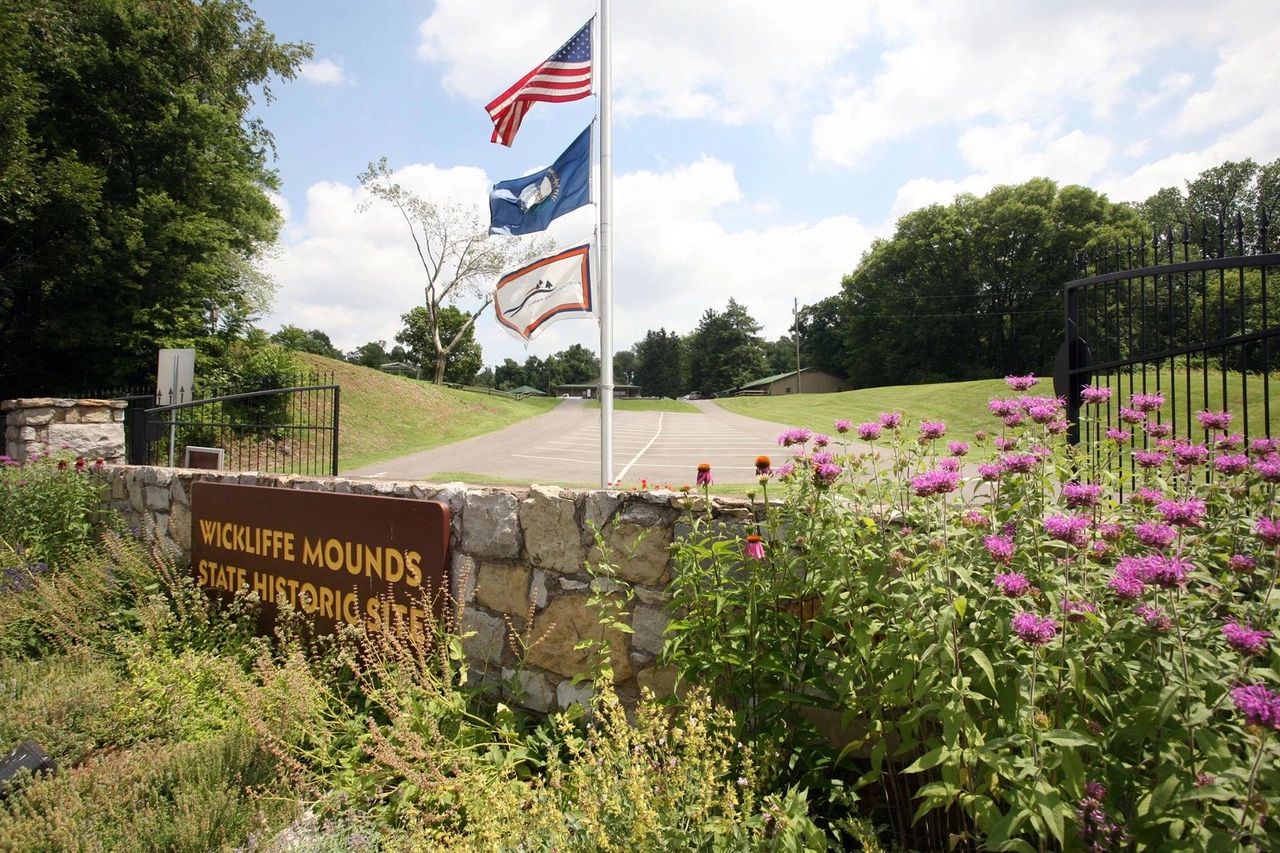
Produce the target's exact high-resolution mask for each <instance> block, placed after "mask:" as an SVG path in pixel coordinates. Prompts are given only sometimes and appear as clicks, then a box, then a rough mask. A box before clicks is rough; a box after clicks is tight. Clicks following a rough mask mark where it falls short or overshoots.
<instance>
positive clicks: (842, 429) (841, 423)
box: [835, 418, 853, 435]
mask: <svg viewBox="0 0 1280 853" xmlns="http://www.w3.org/2000/svg"><path fill="white" fill-rule="evenodd" d="M835 427H836V432H838V433H840V434H841V435H844V434H845V433H846V432H848V431H849V430H851V429H853V421H847V420H845V419H844V418H841V419H840V420H838V421H836V423H835Z"/></svg>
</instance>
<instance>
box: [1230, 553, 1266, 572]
mask: <svg viewBox="0 0 1280 853" xmlns="http://www.w3.org/2000/svg"><path fill="white" fill-rule="evenodd" d="M1227 567H1228V568H1230V569H1231V571H1233V572H1235V573H1236V574H1238V575H1245V574H1248V573H1249V572H1252V571H1253V570H1254V569H1256V568H1258V561H1257V560H1255V559H1254V558H1253V557H1250V556H1249V555H1248V554H1232V555H1231V559H1229V560H1227Z"/></svg>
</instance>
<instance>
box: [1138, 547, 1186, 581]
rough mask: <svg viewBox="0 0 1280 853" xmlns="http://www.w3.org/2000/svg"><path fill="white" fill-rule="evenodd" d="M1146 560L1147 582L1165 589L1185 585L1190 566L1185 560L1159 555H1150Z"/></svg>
mask: <svg viewBox="0 0 1280 853" xmlns="http://www.w3.org/2000/svg"><path fill="white" fill-rule="evenodd" d="M1146 560H1147V563H1146V571H1147V576H1146V580H1147V582H1149V583H1153V584H1155V585H1156V586H1160V587H1164V588H1165V589H1174V588H1175V587H1183V586H1186V585H1187V574H1188V573H1190V571H1191V564H1190V563H1189V562H1187V561H1186V560H1184V559H1182V558H1181V557H1165V556H1162V555H1159V554H1152V555H1151V556H1149V557H1147V558H1146Z"/></svg>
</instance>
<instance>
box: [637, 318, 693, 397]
mask: <svg viewBox="0 0 1280 853" xmlns="http://www.w3.org/2000/svg"><path fill="white" fill-rule="evenodd" d="M633 349H634V350H635V353H636V371H635V384H637V385H639V386H640V390H641V392H642V393H644V394H647V395H649V396H651V397H679V396H680V395H681V394H683V393H684V390H685V388H687V387H688V385H686V383H685V381H684V368H683V366H682V362H683V361H684V346H683V342H682V341H681V340H680V336H679V335H677V334H676V333H675V332H668V331H667V330H666V329H658V330H657V331H656V332H655V331H653V330H652V329H650V330H648V331H646V332H645V333H644V338H642V339H641V340H639V341H637V342H636V344H635V346H634V347H633Z"/></svg>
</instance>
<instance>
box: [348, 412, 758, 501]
mask: <svg viewBox="0 0 1280 853" xmlns="http://www.w3.org/2000/svg"><path fill="white" fill-rule="evenodd" d="M693 405H694V406H696V407H697V408H698V409H699V410H700V411H699V412H697V413H692V412H618V411H615V412H614V419H613V459H614V476H613V480H614V482H615V483H620V484H622V485H624V486H631V485H636V484H639V483H640V481H641V480H645V481H647V482H648V483H649V484H651V485H652V484H670V485H672V486H680V485H682V484H686V483H688V484H692V483H693V481H694V476H695V472H696V470H697V465H698V463H700V462H708V463H710V464H711V466H712V475H713V477H714V478H715V481H716V482H717V483H742V484H749V483H753V482H755V459H756V457H757V456H759V455H760V454H767V455H770V456H772V457H773V458H775V459H781V458H782V453H781V448H779V447H778V446H777V436H778V433H780V432H781V431H782V430H783V427H782V426H781V425H779V424H775V423H770V422H768V421H759V420H755V419H754V418H747V417H743V416H741V415H735V414H731V413H729V412H726V411H724V410H723V409H721V408H720V407H719V406H716V405H715V404H714V403H712V402H710V401H706V400H703V401H698V402H695V403H693ZM440 473H450V474H478V475H483V476H485V477H496V478H502V479H505V480H511V481H514V482H521V483H550V482H556V483H581V484H585V485H594V484H596V483H597V482H598V480H599V476H600V410H599V409H589V408H587V407H586V406H585V405H584V403H583V402H582V401H581V400H572V399H571V400H564V401H563V402H561V404H560V405H559V406H557V407H556V408H555V409H553V410H552V411H550V412H548V413H547V414H545V415H539V416H538V417H536V418H530V419H529V420H525V421H520V422H519V423H516V424H513V425H512V426H510V427H507V428H506V429H503V430H499V431H498V432H494V433H489V434H488V435H483V436H478V437H476V438H470V439H467V440H466V441H460V442H457V443H455V444H450V445H446V446H444V447H437V448H434V449H432V450H425V451H421V452H419V453H414V454H411V455H408V456H403V457H400V458H398V459H393V460H390V461H387V462H380V463H376V464H373V465H369V466H365V467H363V468H359V469H355V470H352V471H344V472H343V474H344V475H347V476H360V477H383V478H388V479H400V480H404V479H412V480H431V479H433V478H434V477H435V475H437V474H440Z"/></svg>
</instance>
